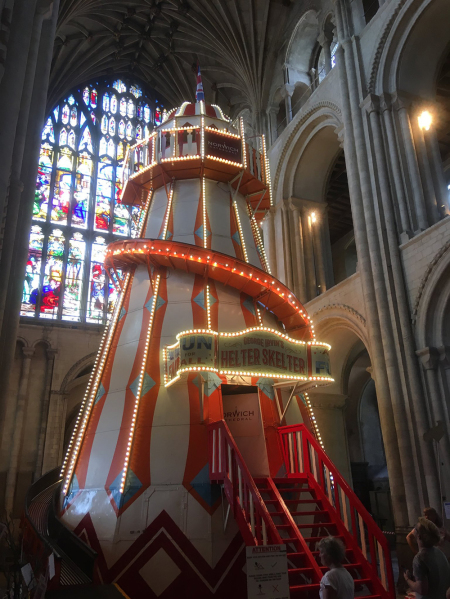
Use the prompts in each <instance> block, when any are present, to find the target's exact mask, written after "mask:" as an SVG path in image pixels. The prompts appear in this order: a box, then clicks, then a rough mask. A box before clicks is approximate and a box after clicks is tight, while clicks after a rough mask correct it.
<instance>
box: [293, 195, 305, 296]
mask: <svg viewBox="0 0 450 599" xmlns="http://www.w3.org/2000/svg"><path fill="white" fill-rule="evenodd" d="M290 208H291V210H292V221H293V228H294V247H295V260H294V264H295V266H294V267H293V270H294V292H295V295H296V296H297V297H298V299H299V300H300V302H301V303H302V304H304V303H306V302H307V295H306V275H305V261H304V252H303V232H302V225H301V217H300V210H299V209H298V208H297V206H295V205H294V204H291V205H290Z"/></svg>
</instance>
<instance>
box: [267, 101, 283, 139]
mask: <svg viewBox="0 0 450 599" xmlns="http://www.w3.org/2000/svg"><path fill="white" fill-rule="evenodd" d="M279 112H280V107H279V106H270V107H269V108H268V109H267V120H268V122H269V132H270V138H269V139H270V145H273V144H274V143H275V142H276V140H277V138H278V127H277V116H278V113H279Z"/></svg>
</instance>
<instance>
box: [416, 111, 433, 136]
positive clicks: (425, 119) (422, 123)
mask: <svg viewBox="0 0 450 599" xmlns="http://www.w3.org/2000/svg"><path fill="white" fill-rule="evenodd" d="M417 120H418V121H419V127H420V128H421V129H422V130H423V129H425V131H429V129H430V127H431V123H432V122H433V117H432V116H431V114H430V112H428V110H424V111H423V112H422V113H421V114H420V115H419V117H418V119H417Z"/></svg>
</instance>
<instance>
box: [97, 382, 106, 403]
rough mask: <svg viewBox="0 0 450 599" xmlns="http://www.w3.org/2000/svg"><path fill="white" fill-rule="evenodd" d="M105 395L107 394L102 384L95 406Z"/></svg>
mask: <svg viewBox="0 0 450 599" xmlns="http://www.w3.org/2000/svg"><path fill="white" fill-rule="evenodd" d="M105 393H106V391H105V387H104V386H103V383H100V387H99V388H98V391H97V395H96V396H95V400H94V406H95V404H96V403H97V402H98V401H100V400H101V398H102V397H103V396H104V395H105Z"/></svg>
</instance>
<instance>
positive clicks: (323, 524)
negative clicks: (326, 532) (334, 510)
mask: <svg viewBox="0 0 450 599" xmlns="http://www.w3.org/2000/svg"><path fill="white" fill-rule="evenodd" d="M321 526H336V524H335V523H334V522H313V523H312V524H297V528H320V527H321Z"/></svg>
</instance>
